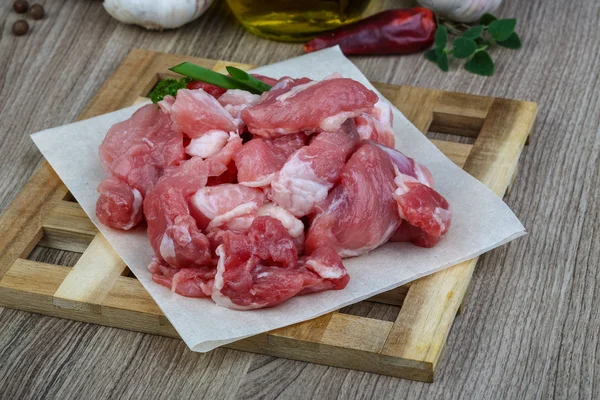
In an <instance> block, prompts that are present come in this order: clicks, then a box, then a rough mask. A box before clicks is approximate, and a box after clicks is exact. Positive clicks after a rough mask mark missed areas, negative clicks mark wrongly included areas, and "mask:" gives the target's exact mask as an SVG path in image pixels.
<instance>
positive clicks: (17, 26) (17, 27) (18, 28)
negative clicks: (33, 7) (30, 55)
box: [13, 19, 29, 36]
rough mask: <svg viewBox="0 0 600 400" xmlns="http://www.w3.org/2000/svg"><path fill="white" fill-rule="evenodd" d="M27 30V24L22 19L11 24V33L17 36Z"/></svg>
mask: <svg viewBox="0 0 600 400" xmlns="http://www.w3.org/2000/svg"><path fill="white" fill-rule="evenodd" d="M27 32H29V24H28V23H27V21H25V20H24V19H20V20H18V21H16V22H15V23H14V24H13V33H14V34H15V35H17V36H23V35H25V34H26V33H27Z"/></svg>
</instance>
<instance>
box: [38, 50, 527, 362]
mask: <svg viewBox="0 0 600 400" xmlns="http://www.w3.org/2000/svg"><path fill="white" fill-rule="evenodd" d="M255 71H256V72H257V73H261V74H263V75H268V76H271V77H275V78H279V77H281V76H284V75H289V76H292V77H302V76H307V77H309V78H312V79H322V78H324V77H326V76H327V75H330V74H332V73H334V72H340V73H341V74H342V75H343V76H344V77H348V78H352V79H355V80H357V81H360V82H362V83H363V84H364V85H366V86H367V87H369V88H371V89H373V90H375V88H374V87H373V86H372V85H371V84H370V83H369V81H368V80H367V79H366V78H365V77H364V76H363V74H362V73H361V72H360V71H359V70H358V68H356V67H355V66H354V64H352V62H350V61H349V60H348V59H347V58H345V57H344V56H343V54H342V53H341V52H340V50H339V48H332V49H326V50H323V51H320V52H315V53H310V54H307V55H303V56H301V57H298V58H294V59H290V60H287V61H283V62H280V63H277V64H273V65H269V66H265V67H261V68H258V69H257V70H255ZM140 106H141V105H137V106H134V107H129V108H126V109H123V110H119V111H116V112H113V113H110V114H106V115H102V116H99V117H95V118H91V119H88V120H85V121H80V122H76V123H73V124H70V125H65V126H61V127H58V128H53V129H48V130H45V131H42V132H38V133H36V134H34V135H32V138H33V140H34V142H35V143H36V145H37V146H38V148H39V149H40V151H41V152H42V154H43V155H44V156H45V157H46V159H47V160H48V161H49V162H50V164H51V165H52V167H53V168H54V170H55V171H56V173H57V174H58V175H59V176H60V178H61V179H62V180H63V182H64V183H65V185H66V186H67V187H68V188H69V190H70V191H71V193H72V194H73V196H75V198H76V199H77V201H78V202H79V204H81V206H82V207H83V209H84V210H85V212H86V213H87V214H88V216H89V217H90V218H91V220H92V221H93V222H94V224H95V225H96V226H97V227H98V229H99V230H100V231H101V232H102V233H103V234H104V236H105V237H106V238H107V239H108V241H109V242H110V243H111V245H112V246H113V247H114V248H115V250H116V251H117V252H118V253H119V255H120V256H121V257H122V258H123V260H124V261H125V262H126V263H127V265H128V266H129V268H130V269H131V270H132V271H133V273H134V274H135V275H136V276H137V278H138V279H139V280H140V281H141V283H142V284H143V285H144V287H145V288H146V290H148V292H149V293H150V295H151V296H152V297H153V298H154V300H155V301H156V303H157V304H158V305H159V307H160V308H161V309H162V310H163V312H164V313H165V315H166V316H167V318H168V319H169V321H171V323H172V324H173V326H174V327H175V329H177V332H179V334H180V335H181V337H182V338H183V340H184V341H185V342H186V344H187V345H188V346H189V347H190V348H191V349H192V350H194V351H200V352H206V351H209V350H212V349H214V348H215V347H218V346H221V345H224V344H227V343H230V342H233V341H235V340H238V339H241V338H244V337H248V336H252V335H256V334H258V333H261V332H265V331H269V330H272V329H275V328H280V327H283V326H286V325H290V324H294V323H297V322H301V321H304V320H308V319H311V318H315V317H317V316H319V315H322V314H325V313H328V312H330V311H333V310H336V309H339V308H341V307H344V306H347V305H349V304H352V303H356V302H358V301H361V300H363V299H366V298H368V297H371V296H373V295H375V294H377V293H381V292H384V291H387V290H390V289H393V288H395V287H398V286H400V285H402V284H405V283H407V282H409V281H412V280H415V279H417V278H420V277H422V276H425V275H429V274H432V273H434V272H436V271H439V270H441V269H444V268H447V267H450V266H452V265H455V264H457V263H459V262H461V261H465V260H468V259H471V258H473V257H475V256H478V255H480V254H482V253H484V252H486V251H488V250H491V249H493V248H495V247H498V246H500V245H502V244H504V243H506V242H508V241H510V240H513V239H515V238H517V237H519V236H521V235H523V234H525V230H524V228H523V226H522V225H521V223H520V222H519V220H518V219H517V217H515V215H514V214H513V213H512V212H511V210H510V209H509V208H508V206H506V204H504V202H503V201H502V200H501V199H500V198H498V197H497V196H496V195H495V194H494V193H492V192H491V191H490V190H489V189H487V187H485V186H484V185H483V184H481V183H480V182H479V181H477V180H476V179H474V178H473V177H471V176H470V175H469V174H467V173H466V172H464V171H463V170H462V169H460V168H459V167H457V166H456V165H454V163H452V162H451V161H450V160H449V159H448V158H446V156H444V155H443V154H442V153H441V152H440V151H439V150H438V149H437V148H436V147H435V146H434V145H433V144H431V142H429V140H427V139H426V138H425V136H424V135H422V134H421V133H420V132H419V131H418V130H417V129H416V128H415V127H414V126H413V125H412V124H411V123H410V122H409V121H408V120H407V119H406V118H405V117H404V115H402V114H401V113H400V112H399V111H398V110H397V109H395V108H394V131H395V134H396V141H397V147H398V149H400V150H401V151H402V152H404V153H405V154H407V155H409V156H411V157H414V158H415V159H416V160H417V161H418V162H420V163H422V164H424V165H426V166H427V167H428V168H429V169H430V170H431V172H432V174H433V176H434V179H435V182H436V186H435V189H436V190H437V191H439V192H440V193H441V194H442V195H443V196H445V197H446V199H447V200H448V201H449V202H450V204H451V206H452V211H453V219H452V226H451V228H450V230H449V232H448V233H447V234H446V236H445V237H444V238H443V239H442V240H441V242H440V243H439V244H438V245H437V246H436V247H434V248H432V249H423V248H419V247H416V246H413V245H412V244H408V243H388V244H386V245H384V246H382V247H380V248H379V249H377V250H375V251H373V252H371V253H370V254H367V255H364V256H361V257H356V258H351V259H345V260H344V264H345V265H346V268H347V269H348V271H349V273H350V276H351V280H350V283H349V284H348V286H347V287H346V288H345V289H344V290H341V291H328V292H323V293H318V294H311V295H306V296H300V297H295V298H292V299H290V300H288V301H286V302H285V303H283V304H281V305H279V306H277V307H274V308H271V309H262V310H255V311H234V310H229V309H226V308H222V307H219V306H217V305H216V304H214V303H213V302H212V301H211V300H208V299H190V298H185V297H182V296H179V295H176V294H174V293H171V292H170V291H169V290H168V289H167V288H165V287H163V286H160V285H157V284H155V283H154V282H153V281H152V278H151V275H150V273H149V272H148V270H147V266H148V264H149V262H150V259H151V257H152V249H151V247H150V243H149V242H148V239H147V237H146V232H145V230H144V229H139V228H138V229H135V230H133V231H130V232H122V231H117V230H113V229H111V228H107V227H105V226H104V225H102V224H101V223H100V222H99V221H98V219H97V218H96V214H95V206H96V199H97V198H98V194H97V192H96V187H97V186H98V184H99V183H100V181H101V180H102V179H104V178H105V177H106V174H105V172H104V171H103V169H102V166H101V164H100V159H99V158H98V146H100V143H101V142H102V140H103V138H104V136H105V134H106V132H107V131H108V129H109V128H110V127H111V126H112V125H113V124H114V123H116V122H119V121H123V120H125V119H127V118H129V117H130V116H131V114H132V113H133V112H134V111H135V110H136V109H138V108H139V107H140Z"/></svg>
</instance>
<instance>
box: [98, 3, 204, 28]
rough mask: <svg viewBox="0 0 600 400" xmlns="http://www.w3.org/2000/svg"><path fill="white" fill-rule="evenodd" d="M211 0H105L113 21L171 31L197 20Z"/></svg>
mask: <svg viewBox="0 0 600 400" xmlns="http://www.w3.org/2000/svg"><path fill="white" fill-rule="evenodd" d="M212 1H213V0H105V1H104V4H103V5H104V8H105V9H106V11H108V13H109V14H110V15H111V16H112V17H114V18H115V19H117V20H119V21H121V22H124V23H126V24H136V25H140V26H143V27H144V28H146V29H160V30H162V29H172V28H178V27H180V26H182V25H185V24H187V23H188V22H190V21H193V20H194V19H196V18H198V17H199V16H200V15H202V13H204V11H206V9H207V8H208V6H210V4H211V3H212Z"/></svg>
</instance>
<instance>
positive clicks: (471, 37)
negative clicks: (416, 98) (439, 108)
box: [425, 14, 521, 76]
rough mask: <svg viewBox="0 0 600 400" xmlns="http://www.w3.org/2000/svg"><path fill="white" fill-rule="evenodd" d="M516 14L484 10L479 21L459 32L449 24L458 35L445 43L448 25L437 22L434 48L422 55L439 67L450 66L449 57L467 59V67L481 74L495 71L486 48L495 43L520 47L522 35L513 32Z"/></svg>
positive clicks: (508, 46)
mask: <svg viewBox="0 0 600 400" xmlns="http://www.w3.org/2000/svg"><path fill="white" fill-rule="evenodd" d="M516 25H517V20H516V19H515V18H509V19H498V18H496V17H495V16H493V15H492V14H484V15H483V16H482V17H481V19H480V20H479V25H475V26H472V27H469V28H468V29H467V30H465V31H464V32H462V33H460V32H459V31H457V30H455V29H454V28H453V27H451V30H452V33H453V34H456V35H457V37H456V38H455V39H454V41H453V42H452V44H451V46H450V47H449V46H448V28H447V27H446V26H445V25H444V24H441V23H440V24H438V28H437V30H436V31H435V40H434V44H435V46H434V48H433V49H431V50H429V51H427V52H426V53H425V58H427V59H428V60H429V61H431V62H434V63H436V64H437V65H438V67H440V69H441V70H442V71H448V70H449V69H450V57H454V58H456V59H459V60H466V62H465V64H464V67H465V69H466V70H467V71H469V72H471V73H474V74H477V75H483V76H491V75H494V72H495V66H494V61H493V60H492V57H490V54H489V53H488V51H487V50H488V49H489V48H490V47H491V46H494V45H495V44H497V45H499V46H502V47H506V48H508V49H513V50H518V49H520V48H521V38H520V37H519V35H518V34H517V33H516V32H515V26H516Z"/></svg>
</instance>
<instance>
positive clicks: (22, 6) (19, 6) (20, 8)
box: [13, 0, 29, 14]
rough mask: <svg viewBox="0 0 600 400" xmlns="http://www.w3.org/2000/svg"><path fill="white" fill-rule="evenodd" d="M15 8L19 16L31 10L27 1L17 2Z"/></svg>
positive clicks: (18, 0) (20, 0)
mask: <svg viewBox="0 0 600 400" xmlns="http://www.w3.org/2000/svg"><path fill="white" fill-rule="evenodd" d="M13 8H14V9H15V11H16V12H18V13H19V14H23V13H26V12H27V9H28V8H29V4H28V3H27V2H26V1H25V0H16V1H15V2H14V3H13Z"/></svg>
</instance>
